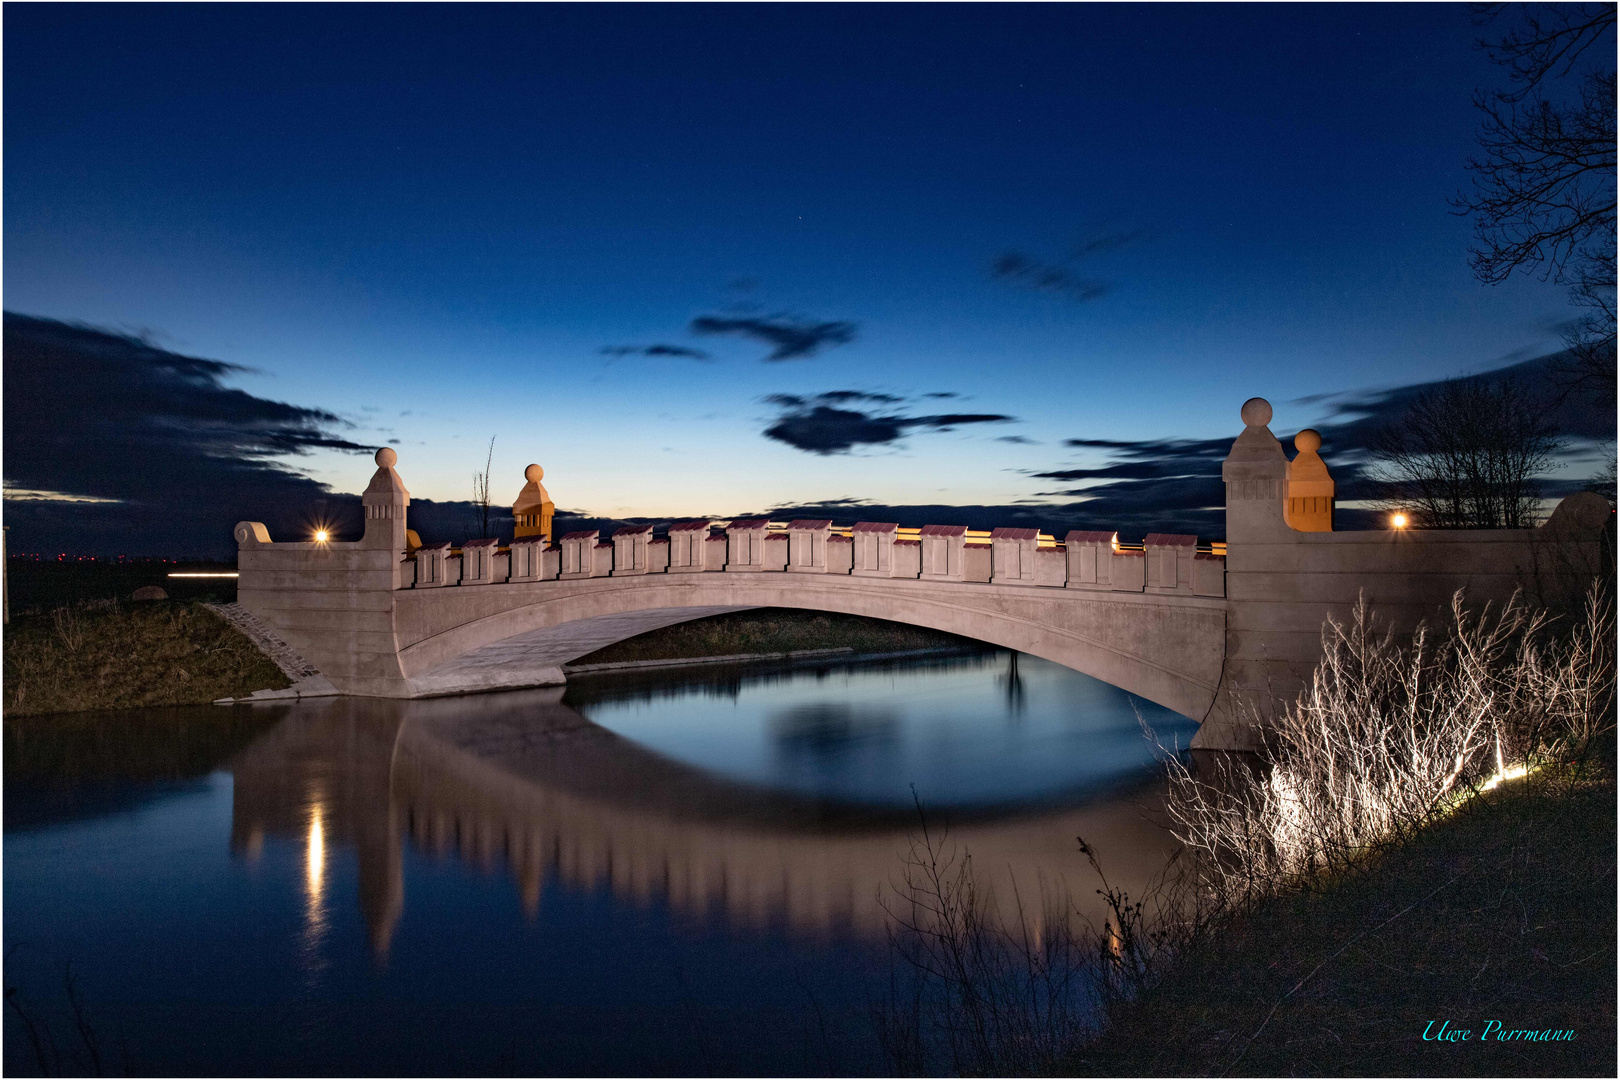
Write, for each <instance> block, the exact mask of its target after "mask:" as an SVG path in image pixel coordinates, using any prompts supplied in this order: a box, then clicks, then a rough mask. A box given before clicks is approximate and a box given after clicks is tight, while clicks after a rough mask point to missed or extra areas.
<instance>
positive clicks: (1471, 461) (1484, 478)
mask: <svg viewBox="0 0 1620 1080" xmlns="http://www.w3.org/2000/svg"><path fill="white" fill-rule="evenodd" d="M1544 415H1545V410H1544V409H1543V408H1542V407H1540V405H1539V403H1538V402H1536V401H1535V399H1534V398H1533V397H1532V395H1530V394H1529V393H1528V392H1527V391H1526V390H1525V389H1524V387H1523V385H1522V384H1520V383H1519V382H1517V381H1515V380H1511V379H1504V380H1496V381H1486V380H1483V379H1456V380H1452V381H1450V382H1444V383H1441V384H1439V385H1438V386H1436V387H1435V388H1434V389H1432V390H1428V391H1425V392H1424V393H1422V394H1420V395H1419V396H1418V398H1417V399H1416V400H1415V401H1414V402H1413V403H1412V405H1411V407H1410V408H1409V409H1408V410H1407V412H1406V414H1405V416H1404V417H1402V419H1401V420H1400V421H1399V422H1398V423H1396V424H1393V425H1391V426H1389V427H1387V428H1385V429H1384V431H1383V432H1382V433H1381V434H1380V436H1379V437H1378V438H1377V439H1376V440H1375V442H1374V444H1373V464H1372V469H1371V472H1370V475H1371V477H1372V478H1373V479H1374V480H1375V481H1377V482H1378V483H1380V484H1381V485H1382V487H1383V489H1384V491H1385V493H1386V498H1385V501H1386V503H1387V504H1388V508H1389V509H1392V510H1393V509H1398V510H1403V511H1405V512H1407V513H1409V514H1412V515H1414V516H1415V517H1416V519H1417V521H1416V522H1415V523H1416V524H1419V525H1421V526H1423V527H1426V528H1431V529H1521V528H1528V527H1530V526H1531V525H1534V524H1535V523H1536V522H1535V519H1536V511H1537V508H1538V490H1537V485H1536V477H1537V476H1538V475H1539V474H1540V473H1541V472H1542V471H1543V470H1545V469H1546V468H1547V466H1548V465H1549V464H1551V462H1552V458H1553V455H1554V454H1556V453H1557V452H1558V450H1559V449H1560V447H1561V446H1562V441H1561V440H1560V439H1559V437H1558V435H1557V433H1556V432H1555V431H1554V429H1553V428H1552V426H1551V425H1550V424H1549V423H1548V422H1547V421H1546V420H1545V419H1544Z"/></svg>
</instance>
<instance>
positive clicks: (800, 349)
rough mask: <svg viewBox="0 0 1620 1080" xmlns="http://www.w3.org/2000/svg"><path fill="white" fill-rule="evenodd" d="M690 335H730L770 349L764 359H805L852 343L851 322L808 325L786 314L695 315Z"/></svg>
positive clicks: (806, 322)
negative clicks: (760, 316)
mask: <svg viewBox="0 0 1620 1080" xmlns="http://www.w3.org/2000/svg"><path fill="white" fill-rule="evenodd" d="M690 329H691V331H692V333H694V334H734V335H736V336H738V337H745V338H751V339H753V340H754V341H758V342H762V343H764V344H766V345H769V346H771V351H770V352H769V353H767V354H766V356H765V359H766V360H771V361H781V360H807V359H809V358H810V357H812V356H815V355H816V354H817V353H819V352H821V351H822V350H823V349H829V348H836V347H837V346H839V345H848V344H849V343H850V342H852V341H854V340H855V324H854V323H852V322H810V321H807V320H802V319H795V318H793V317H792V316H788V315H771V316H767V317H763V318H754V317H743V318H734V317H728V316H724V315H699V316H698V317H697V318H695V319H693V320H692V324H691V327H690Z"/></svg>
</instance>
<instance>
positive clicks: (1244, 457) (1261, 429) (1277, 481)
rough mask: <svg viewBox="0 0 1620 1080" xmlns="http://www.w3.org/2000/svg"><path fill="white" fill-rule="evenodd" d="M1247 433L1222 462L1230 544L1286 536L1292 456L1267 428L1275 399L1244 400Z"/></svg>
mask: <svg viewBox="0 0 1620 1080" xmlns="http://www.w3.org/2000/svg"><path fill="white" fill-rule="evenodd" d="M1241 416H1242V418H1243V425H1244V427H1243V434H1241V435H1239V436H1238V437H1237V439H1236V441H1234V442H1233V443H1232V451H1231V453H1229V454H1227V455H1226V461H1225V463H1224V464H1222V465H1221V479H1222V480H1224V481H1226V539H1227V542H1228V543H1233V544H1241V543H1243V542H1245V541H1276V540H1286V539H1287V538H1288V536H1289V529H1288V525H1287V523H1286V522H1285V521H1284V511H1285V509H1286V504H1287V500H1288V458H1287V456H1286V455H1285V454H1284V453H1283V448H1282V443H1280V442H1278V441H1277V437H1276V436H1275V435H1273V434H1272V433H1271V429H1270V428H1268V427H1266V425H1267V424H1268V423H1270V422H1271V403H1270V402H1269V401H1267V400H1266V399H1265V398H1258V397H1256V398H1250V399H1249V400H1248V401H1245V402H1244V403H1243V409H1242V411H1241Z"/></svg>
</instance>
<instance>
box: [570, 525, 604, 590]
mask: <svg viewBox="0 0 1620 1080" xmlns="http://www.w3.org/2000/svg"><path fill="white" fill-rule="evenodd" d="M601 535H602V531H601V530H600V529H581V530H580V531H579V532H571V533H564V534H563V538H562V567H561V573H559V574H558V575H557V576H558V577H559V578H561V579H563V580H565V581H569V580H572V579H574V578H588V577H596V576H597V574H596V538H597V537H598V536H601ZM610 569H611V568H610Z"/></svg>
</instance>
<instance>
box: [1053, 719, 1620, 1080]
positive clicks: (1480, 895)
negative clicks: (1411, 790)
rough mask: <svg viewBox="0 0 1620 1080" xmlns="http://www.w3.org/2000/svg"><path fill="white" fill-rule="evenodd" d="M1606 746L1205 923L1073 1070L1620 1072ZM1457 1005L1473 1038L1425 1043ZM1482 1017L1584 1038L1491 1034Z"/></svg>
mask: <svg viewBox="0 0 1620 1080" xmlns="http://www.w3.org/2000/svg"><path fill="white" fill-rule="evenodd" d="M1603 758H1604V760H1603V762H1602V764H1601V765H1599V764H1596V763H1588V764H1586V765H1584V766H1563V767H1557V768H1552V769H1547V770H1543V771H1541V772H1538V773H1535V774H1532V775H1531V776H1529V777H1527V778H1525V779H1523V780H1519V781H1513V782H1509V783H1507V784H1504V785H1502V786H1500V787H1498V788H1496V789H1495V790H1493V791H1491V792H1488V793H1486V794H1484V795H1482V796H1480V797H1478V798H1475V799H1471V800H1469V801H1467V802H1466V803H1464V804H1463V805H1462V806H1461V807H1460V808H1459V809H1458V811H1457V812H1456V813H1455V814H1453V815H1451V816H1450V817H1447V818H1445V819H1442V820H1438V821H1435V822H1434V823H1432V824H1431V825H1429V826H1428V827H1426V828H1424V829H1422V830H1420V831H1419V832H1418V833H1417V834H1416V835H1414V836H1413V837H1411V838H1410V840H1408V841H1407V842H1405V843H1402V844H1399V845H1392V846H1389V847H1387V848H1384V849H1382V850H1379V851H1377V852H1375V853H1371V854H1368V855H1365V856H1364V857H1363V858H1362V859H1360V860H1357V861H1355V862H1352V863H1350V864H1348V865H1346V866H1344V867H1343V868H1342V869H1340V870H1339V871H1337V872H1335V873H1332V874H1325V875H1322V876H1320V877H1317V878H1314V879H1311V880H1309V881H1307V882H1304V883H1302V884H1301V885H1300V887H1298V888H1296V889H1294V890H1292V891H1289V892H1287V893H1286V894H1283V895H1279V896H1276V897H1274V898H1271V899H1269V900H1266V901H1264V902H1262V903H1260V904H1259V905H1257V906H1256V907H1255V908H1253V910H1251V911H1248V912H1245V913H1244V914H1242V915H1241V916H1240V917H1237V918H1234V919H1232V920H1231V921H1229V922H1227V923H1225V924H1224V925H1223V926H1222V927H1221V929H1220V931H1219V932H1218V933H1210V934H1207V935H1204V936H1202V937H1201V938H1200V939H1199V940H1198V941H1197V943H1196V945H1195V946H1194V947H1193V948H1190V949H1188V950H1187V951H1186V952H1185V953H1184V954H1183V955H1182V956H1180V957H1179V958H1178V959H1177V960H1176V961H1175V962H1174V963H1172V964H1171V965H1170V966H1169V967H1168V968H1167V969H1166V970H1165V971H1164V973H1163V977H1162V978H1161V979H1160V980H1159V981H1158V982H1157V984H1156V985H1154V986H1152V987H1151V988H1149V989H1147V990H1146V991H1145V992H1144V993H1142V994H1141V996H1140V997H1138V998H1136V1000H1134V1001H1130V1002H1124V1003H1120V1004H1118V1005H1117V1006H1116V1007H1115V1008H1114V1009H1113V1010H1111V1015H1110V1017H1109V1023H1108V1027H1107V1030H1106V1033H1105V1034H1104V1035H1103V1036H1102V1037H1100V1038H1098V1039H1097V1040H1096V1041H1095V1042H1094V1043H1092V1044H1091V1045H1090V1046H1088V1047H1087V1048H1086V1049H1085V1050H1084V1051H1083V1052H1081V1053H1080V1054H1078V1055H1077V1056H1076V1057H1075V1058H1073V1059H1071V1060H1070V1061H1069V1062H1068V1063H1067V1065H1066V1067H1065V1071H1069V1072H1071V1073H1074V1074H1080V1075H1096V1076H1213V1075H1227V1074H1235V1075H1245V1076H1250V1075H1253V1076H1301V1075H1310V1076H1317V1075H1345V1074H1350V1075H1368V1076H1435V1075H1495V1076H1515V1075H1530V1076H1613V1075H1614V1072H1615V1065H1616V1062H1615V1036H1614V1032H1615V979H1616V969H1615V950H1616V937H1615V903H1614V897H1615V888H1616V880H1615V780H1614V759H1613V744H1612V739H1611V740H1610V745H1609V748H1608V749H1607V751H1605V753H1604V755H1603ZM1447 1020H1449V1021H1450V1022H1451V1027H1452V1028H1460V1029H1463V1030H1468V1031H1472V1032H1473V1038H1472V1039H1471V1040H1470V1041H1468V1042H1459V1043H1449V1042H1438V1041H1427V1042H1426V1041H1424V1040H1423V1037H1422V1036H1423V1033H1424V1029H1425V1026H1426V1025H1428V1024H1429V1022H1430V1021H1434V1022H1435V1023H1434V1028H1435V1029H1438V1028H1439V1027H1440V1023H1441V1022H1442V1021H1447ZM1489 1020H1497V1021H1500V1022H1501V1024H1502V1025H1503V1026H1505V1027H1507V1028H1509V1029H1514V1028H1519V1029H1537V1030H1540V1029H1545V1028H1556V1029H1560V1030H1568V1029H1573V1030H1574V1031H1575V1033H1576V1036H1575V1038H1574V1039H1573V1040H1571V1041H1567V1042H1520V1041H1513V1042H1506V1041H1497V1040H1495V1039H1492V1040H1490V1041H1487V1042H1481V1041H1480V1032H1481V1030H1482V1029H1483V1028H1484V1026H1485V1024H1486V1022H1487V1021H1489ZM1430 1033H1431V1035H1432V1034H1433V1029H1431V1032H1430Z"/></svg>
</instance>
